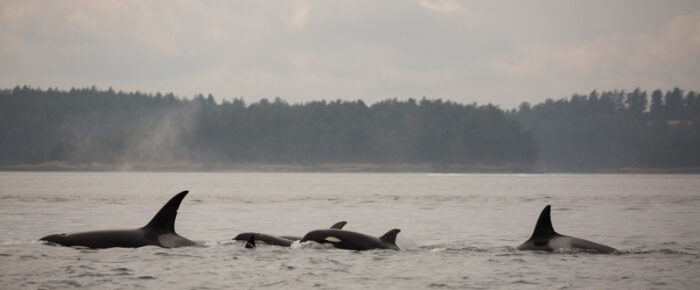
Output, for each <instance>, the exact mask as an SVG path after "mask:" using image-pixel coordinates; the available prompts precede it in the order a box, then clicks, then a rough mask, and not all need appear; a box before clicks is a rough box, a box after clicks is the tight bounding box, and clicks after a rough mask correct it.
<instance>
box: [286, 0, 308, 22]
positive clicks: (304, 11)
mask: <svg viewBox="0 0 700 290" xmlns="http://www.w3.org/2000/svg"><path fill="white" fill-rule="evenodd" d="M283 7H285V9H284V10H282V11H280V12H281V15H282V18H283V19H284V21H285V22H286V23H287V25H289V26H291V27H293V28H296V29H303V28H304V26H305V25H306V22H307V21H308V19H309V13H310V10H311V1H310V0H296V1H286V5H283Z"/></svg>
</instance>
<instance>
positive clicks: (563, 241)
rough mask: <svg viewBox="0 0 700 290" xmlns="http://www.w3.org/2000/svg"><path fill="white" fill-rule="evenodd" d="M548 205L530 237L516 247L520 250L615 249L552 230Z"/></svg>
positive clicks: (599, 250)
mask: <svg viewBox="0 0 700 290" xmlns="http://www.w3.org/2000/svg"><path fill="white" fill-rule="evenodd" d="M550 208H551V207H550V206H549V205H547V206H546V207H545V208H544V209H543V210H542V213H541V214H540V217H539V219H538V220H537V224H536V225H535V230H534V231H533V233H532V236H531V237H530V239H528V240H527V241H525V242H524V243H522V244H521V245H519V246H518V247H517V249H518V250H521V251H550V252H551V251H554V250H556V249H581V250H590V251H597V252H601V253H614V252H617V250H616V249H614V248H612V247H609V246H606V245H601V244H598V243H594V242H591V241H587V240H584V239H579V238H575V237H569V236H565V235H561V234H559V233H557V232H555V231H554V227H552V219H551V218H550Z"/></svg>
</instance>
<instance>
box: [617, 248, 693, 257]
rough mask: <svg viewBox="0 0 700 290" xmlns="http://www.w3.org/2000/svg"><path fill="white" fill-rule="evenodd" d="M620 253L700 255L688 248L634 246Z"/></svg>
mask: <svg viewBox="0 0 700 290" xmlns="http://www.w3.org/2000/svg"><path fill="white" fill-rule="evenodd" d="M619 253H620V254H628V255H649V254H663V255H692V256H700V253H697V252H695V251H693V249H688V250H687V251H685V250H677V249H668V248H662V249H646V248H634V249H629V250H621V251H620V252H619Z"/></svg>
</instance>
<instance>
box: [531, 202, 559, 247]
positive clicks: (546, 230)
mask: <svg viewBox="0 0 700 290" xmlns="http://www.w3.org/2000/svg"><path fill="white" fill-rule="evenodd" d="M550 208H551V206H549V205H547V206H545V207H544V209H543V210H542V213H540V218H539V219H537V224H536V225H535V231H533V232H532V236H531V237H530V239H534V238H544V237H551V236H554V235H558V234H557V232H555V231H554V227H552V219H551V218H550V215H549V212H550Z"/></svg>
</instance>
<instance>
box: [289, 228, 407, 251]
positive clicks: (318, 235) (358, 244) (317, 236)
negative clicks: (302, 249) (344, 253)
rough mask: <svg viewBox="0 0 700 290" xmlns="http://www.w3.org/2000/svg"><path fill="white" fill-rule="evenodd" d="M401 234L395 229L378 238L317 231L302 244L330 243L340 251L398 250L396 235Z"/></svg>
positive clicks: (308, 234) (334, 230) (307, 236)
mask: <svg viewBox="0 0 700 290" xmlns="http://www.w3.org/2000/svg"><path fill="white" fill-rule="evenodd" d="M399 232H401V230H399V229H393V230H390V231H388V232H387V233H386V234H384V235H383V236H381V237H379V238H377V237H372V236H368V235H365V234H361V233H356V232H351V231H345V230H337V229H326V230H315V231H311V232H309V233H307V234H306V235H305V236H304V238H303V239H301V242H306V241H314V242H317V243H321V244H323V243H330V244H332V245H333V246H334V247H336V248H339V249H347V250H357V251H363V250H372V249H392V250H398V249H399V247H398V246H397V245H396V235H398V234H399Z"/></svg>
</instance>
